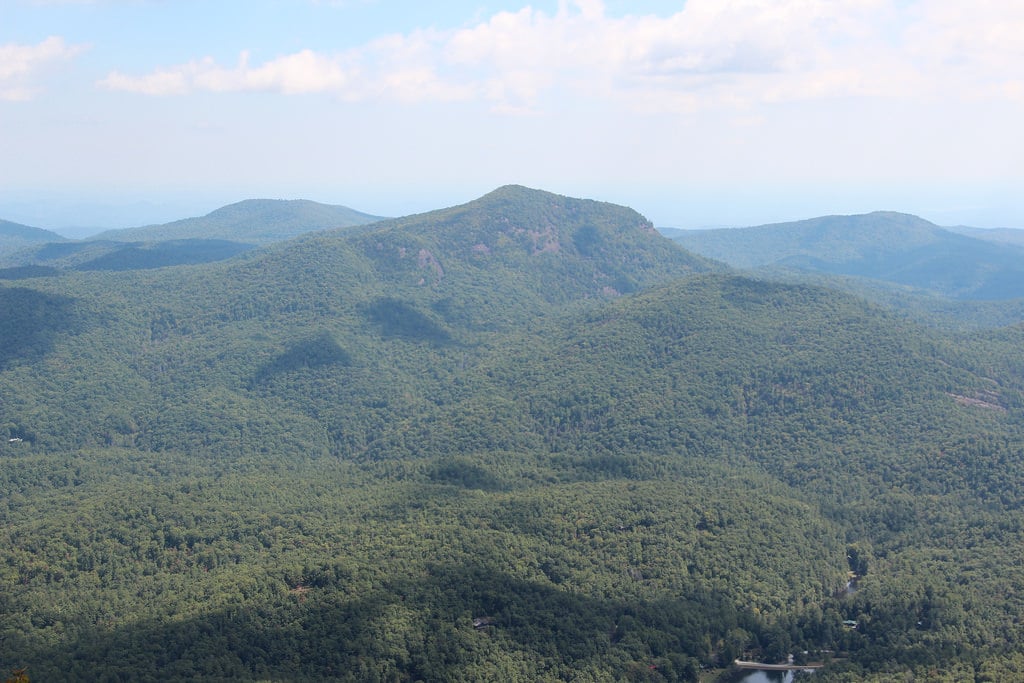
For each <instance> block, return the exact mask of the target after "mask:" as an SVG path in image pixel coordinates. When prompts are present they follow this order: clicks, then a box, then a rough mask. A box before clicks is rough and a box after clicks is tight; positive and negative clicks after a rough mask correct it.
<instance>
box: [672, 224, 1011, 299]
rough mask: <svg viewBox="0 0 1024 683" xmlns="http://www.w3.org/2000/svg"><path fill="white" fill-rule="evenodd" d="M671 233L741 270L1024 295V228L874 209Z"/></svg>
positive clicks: (977, 295)
mask: <svg viewBox="0 0 1024 683" xmlns="http://www.w3.org/2000/svg"><path fill="white" fill-rule="evenodd" d="M671 236H672V238H673V239H675V240H676V241H677V242H679V244H681V245H683V246H684V247H686V248H687V249H691V250H693V251H694V252H696V253H699V254H703V255H705V256H707V257H709V258H714V259H718V260H721V261H723V262H725V263H728V264H729V265H732V266H735V267H737V268H771V269H775V270H777V269H780V268H785V269H789V270H797V271H802V272H812V273H826V274H829V275H845V276H853V277H857V278H862V279H868V280H871V281H876V282H885V283H889V284H890V285H892V286H895V287H897V288H900V289H903V290H909V291H916V292H922V293H928V294H933V295H938V296H939V297H941V298H943V299H952V300H954V301H970V302H979V301H993V300H997V301H1008V300H1013V299H1018V300H1019V299H1021V298H1024V232H1022V231H1020V230H1008V229H1007V230H993V231H989V230H970V229H964V228H960V229H959V230H958V229H957V228H940V227H939V226H937V225H935V224H933V223H929V222H928V221H926V220H924V219H922V218H918V217H917V216H911V215H909V214H901V213H895V212H892V211H876V212H874V213H869V214H863V215H853V216H822V217H820V218H812V219H808V220H803V221H796V222H793V223H777V224H774V225H762V226H758V227H752V228H740V229H714V230H675V231H672V233H671ZM964 309H965V310H969V307H964Z"/></svg>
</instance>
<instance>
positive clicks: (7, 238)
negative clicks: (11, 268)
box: [0, 220, 66, 255]
mask: <svg viewBox="0 0 1024 683" xmlns="http://www.w3.org/2000/svg"><path fill="white" fill-rule="evenodd" d="M65 240H66V238H64V237H61V236H60V235H58V234H57V233H55V232H51V231H50V230H43V229H42V228H33V227H31V226H28V225H21V224H20V223H12V222H11V221H5V220H0V255H3V254H4V253H8V252H12V251H17V250H18V249H23V248H25V247H29V246H32V245H35V244H45V243H47V242H63V241H65Z"/></svg>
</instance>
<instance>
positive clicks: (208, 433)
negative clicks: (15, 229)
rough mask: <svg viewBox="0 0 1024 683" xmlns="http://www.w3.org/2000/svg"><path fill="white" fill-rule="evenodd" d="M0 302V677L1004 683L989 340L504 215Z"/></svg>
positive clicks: (660, 244) (593, 213)
mask: <svg viewBox="0 0 1024 683" xmlns="http://www.w3.org/2000/svg"><path fill="white" fill-rule="evenodd" d="M0 292H2V293H3V296H2V297H0V319H2V320H3V321H4V324H3V326H0V334H2V335H4V336H3V338H2V339H0V341H2V342H3V343H2V348H3V349H5V353H4V356H3V358H2V359H0V396H2V398H3V418H2V419H3V423H2V424H0V429H2V430H3V432H2V433H0V437H3V438H2V439H0V481H2V485H0V490H3V491H4V492H6V493H5V496H4V498H3V499H2V501H0V518H2V520H3V525H2V529H3V530H2V532H0V533H2V534H3V542H0V580H3V581H4V585H5V590H4V591H2V592H0V612H2V615H3V619H2V620H0V642H2V643H3V647H2V648H0V667H2V670H13V669H15V668H19V667H25V666H27V667H28V669H29V673H30V674H31V675H32V676H33V678H37V679H38V680H49V679H54V678H60V679H69V680H94V679H97V678H99V679H103V678H114V677H120V678H127V679H140V678H141V679H145V678H156V679H160V678H164V679H182V678H190V677H191V678H196V677H199V678H205V679H211V680H217V679H272V680H273V679H282V680H325V679H326V680H332V679H333V680H403V679H406V680H440V679H453V680H494V679H501V680H524V681H525V680H530V681H533V680H625V679H632V680H651V681H661V680H696V679H697V676H698V674H699V672H700V671H701V667H715V666H724V665H728V664H729V663H730V662H731V661H732V660H733V659H734V658H736V657H738V656H741V655H742V656H748V657H760V658H763V659H766V660H778V659H783V658H785V656H786V654H788V653H791V652H798V653H799V652H803V651H804V650H808V651H811V652H812V653H813V652H818V651H822V650H829V651H831V652H832V653H833V655H831V656H836V657H837V658H839V659H842V660H843V661H841V662H835V663H833V664H832V665H830V667H828V668H827V669H826V670H825V671H823V672H821V673H819V674H816V676H821V680H823V681H827V680H868V679H870V678H871V677H872V676H874V677H877V678H878V679H879V680H885V679H886V677H888V676H892V675H896V674H899V675H902V674H903V672H905V671H911V672H913V671H915V670H916V671H918V672H927V671H929V670H932V671H935V672H942V673H944V674H946V675H948V676H950V677H951V680H956V678H957V676H959V675H960V673H962V672H964V671H970V672H971V675H972V676H976V677H977V680H1000V675H1002V676H1003V679H1005V672H1007V671H1012V670H1013V667H1015V666H1017V665H1018V663H1019V662H1020V661H1021V659H1022V658H1024V639H1022V636H1024V633H1022V631H1021V625H1020V623H1019V619H1018V615H1019V614H1020V612H1021V608H1022V607H1024V605H1022V604H1021V597H1020V595H1021V592H1020V590H1018V589H1019V588H1020V587H1021V586H1024V571H1022V570H1021V568H1020V563H1019V562H1018V561H1017V559H1016V557H1015V549H1016V548H1019V547H1020V544H1021V542H1022V541H1024V539H1022V538H1021V534H1022V529H1024V512H1022V510H1024V508H1022V505H1021V503H1022V496H1024V483H1022V482H1024V438H1022V436H1024V435H1022V433H1021V432H1022V429H1021V428H1022V420H1021V417H1022V411H1024V394H1022V390H1024V367H1022V366H1021V364H1020V361H1019V356H1018V354H1017V353H1016V350H1017V349H1019V347H1020V343H1021V342H1022V339H1021V330H1020V328H1019V327H1008V328H1005V329H1001V330H997V331H974V332H971V333H970V335H969V336H951V335H947V334H944V333H940V332H939V331H937V330H936V329H934V328H926V327H921V326H919V325H917V324H915V323H913V322H910V321H907V320H905V319H903V318H900V317H898V316H896V315H893V314H891V313H887V312H885V311H883V310H881V309H879V308H876V307H873V306H871V305H869V304H867V303H865V302H864V301H863V300H861V299H858V298H856V297H853V296H849V295H843V294H839V293H836V292H834V291H830V290H827V289H824V288H822V287H818V286H811V285H790V284H777V283H770V282H764V281H759V280H755V279H750V278H744V277H738V276H736V275H733V274H729V273H723V272H720V271H718V269H716V267H715V266H714V265H713V264H711V263H710V262H708V261H705V260H704V259H701V258H700V257H696V256H693V255H692V254H689V253H687V252H685V251H683V250H681V249H678V248H677V247H676V246H675V245H673V244H672V243H671V242H670V241H669V240H666V239H664V238H662V237H660V236H659V235H658V234H657V233H655V232H654V231H653V230H652V229H651V226H650V224H649V223H648V222H647V221H646V220H644V219H643V218H642V217H641V216H640V215H639V214H637V213H635V212H633V211H631V210H629V209H625V208H622V207H616V206H612V205H608V204H603V203H600V202H592V201H582V200H574V199H568V198H565V197H560V196H557V195H552V194H548V193H543V192H538V191H533V190H527V189H525V188H520V187H505V188H500V189H498V190H496V191H495V192H494V193H491V194H489V195H487V196H485V197H482V198H480V199H479V200H476V201H474V202H470V203H469V204H466V205H463V206H460V207H453V208H451V209H444V210H441V211H437V212H432V213H428V214H423V215H420V216H413V217H408V218H404V219H397V220H394V221H388V222H384V223H381V224H379V225H376V226H373V227H372V228H368V229H366V230H362V231H359V232H352V231H346V230H340V231H329V232H323V233H317V234H315V235H308V236H303V237H301V238H299V239H297V240H294V241H291V242H288V243H284V244H280V245H276V246H272V247H269V248H267V249H265V250H261V251H253V252H250V253H248V254H245V255H242V256H240V257H238V258H235V259H233V260H229V261H224V262H220V263H215V264H207V265H195V266H187V267H177V268H164V269H159V270H135V271H130V272H113V271H92V272H70V273H64V274H61V275H59V276H55V277H49V278H38V279H26V280H19V281H18V282H17V283H10V282H9V283H2V284H0ZM26 335H28V337H26ZM23 338H31V339H33V340H35V341H33V342H32V343H30V344H24V343H22V344H19V343H17V340H18V339H23ZM851 570H853V571H856V572H857V573H858V574H859V575H860V576H859V578H858V581H857V585H856V587H857V590H856V591H855V592H852V593H851V592H849V591H847V590H845V588H844V587H845V585H846V582H847V580H848V573H849V571H851ZM851 620H852V621H855V622H856V623H857V628H856V629H850V628H847V627H844V625H843V622H844V621H851ZM836 653H841V654H836ZM821 656H825V655H821ZM986 676H988V677H989V678H987V679H986V678H985V677H986Z"/></svg>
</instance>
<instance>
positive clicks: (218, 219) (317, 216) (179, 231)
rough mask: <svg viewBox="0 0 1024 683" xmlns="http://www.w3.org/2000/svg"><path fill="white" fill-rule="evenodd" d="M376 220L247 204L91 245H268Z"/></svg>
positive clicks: (300, 204)
mask: <svg viewBox="0 0 1024 683" xmlns="http://www.w3.org/2000/svg"><path fill="white" fill-rule="evenodd" d="M379 220H381V217H380V216H371V215H370V214H366V213H363V212H361V211H356V210H355V209H350V208H348V207H347V206H336V205H331V204H320V203H318V202H311V201H309V200H307V199H291V200H285V199H247V200H245V201H241V202H237V203H235V204H229V205H228V206H224V207H221V208H219V209H217V210H216V211H212V212H210V213H208V214H207V215H205V216H200V217H197V218H185V219H183V220H180V221H174V222H172V223H166V224H164V225H148V226H144V227H139V228H126V229H123V230H108V231H106V232H104V233H101V234H99V235H96V237H95V239H101V240H114V241H118V242H164V241H167V240H187V239H221V240H230V241H233V242H244V243H246V244H270V243H272V242H280V241H283V240H287V239H290V238H292V237H297V236H298V235H301V234H303V233H306V232H315V231H317V230H326V229H328V228H342V227H350V226H354V225H365V224H367V223H374V222H376V221H379Z"/></svg>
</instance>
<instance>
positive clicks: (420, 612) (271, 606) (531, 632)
mask: <svg viewBox="0 0 1024 683" xmlns="http://www.w3.org/2000/svg"><path fill="white" fill-rule="evenodd" d="M350 580H351V579H350V576H349V574H348V573H347V571H346V570H345V569H344V568H341V567H339V566H323V567H320V568H317V569H307V570H306V571H305V574H304V575H303V576H302V577H301V579H300V580H296V579H294V578H293V579H289V581H290V582H295V583H296V584H297V585H298V586H301V587H298V588H297V587H296V586H282V590H279V591H274V594H273V595H272V596H269V597H268V598H267V599H266V600H258V601H257V600H254V601H249V602H246V603H244V604H242V605H239V606H238V607H235V608H231V609H226V610H219V611H216V612H211V613H208V614H204V615H202V616H201V617H198V618H195V619H189V620H184V621H167V622H157V621H151V622H141V623H136V624H131V625H127V626H123V627H120V628H117V629H114V630H109V631H108V630H104V629H103V628H101V627H97V629H96V630H95V631H93V632H91V633H89V634H88V636H86V637H83V638H81V639H80V640H78V641H77V642H73V643H71V644H70V645H68V646H67V647H65V648H56V649H54V650H51V651H37V652H33V653H28V652H21V653H18V652H17V651H16V650H15V651H14V652H12V651H11V649H10V648H8V652H7V653H6V656H5V657H4V659H5V660H7V661H4V662H2V664H3V666H7V667H8V668H11V667H14V666H28V668H29V674H30V675H31V676H32V678H33V679H38V680H58V679H59V680H69V681H72V680H90V681H91V680H185V679H202V680H227V679H241V680H256V679H271V680H358V681H374V680H395V681H399V680H460V679H462V678H465V677H467V676H469V674H468V672H469V671H470V670H475V671H477V672H480V671H488V670H493V667H494V666H495V665H496V664H495V662H496V658H497V660H498V661H500V662H501V663H502V664H504V665H508V666H516V665H517V664H518V665H520V666H522V665H523V663H524V662H530V663H531V664H529V666H535V665H536V666H537V668H536V669H535V671H541V670H543V671H547V672H549V673H551V674H554V675H555V676H556V677H558V678H568V677H569V676H570V674H571V673H572V672H574V671H575V672H578V671H580V670H583V669H586V668H587V667H595V668H597V669H598V670H601V671H605V672H607V673H608V674H609V675H611V676H613V677H616V678H623V677H627V675H632V674H635V673H638V672H639V673H642V674H643V675H642V677H641V678H638V679H636V680H651V681H660V680H690V678H689V677H690V676H692V675H695V672H696V670H697V669H696V667H697V661H696V660H695V659H693V657H697V656H701V657H702V656H706V655H707V652H706V647H707V645H706V644H707V643H708V642H714V641H715V640H716V639H718V638H721V637H723V636H724V634H725V632H726V631H727V629H730V628H735V627H737V626H740V627H742V628H747V629H754V628H756V625H755V624H753V623H752V622H750V619H746V618H744V619H742V622H743V623H740V622H739V621H738V618H739V615H737V614H735V613H733V612H732V611H731V610H730V608H728V607H727V606H725V605H724V604H723V603H722V602H721V601H720V600H717V599H714V598H712V597H710V596H705V597H704V598H703V599H702V600H693V599H691V600H673V601H666V602H662V603H629V602H625V601H615V600H598V599H593V598H588V597H582V596H580V595H577V594H574V593H571V592H568V591H563V590H559V589H557V588H555V587H553V586H551V585H549V584H545V583H537V582H530V581H523V580H521V579H517V578H513V577H511V576H509V575H507V574H504V573H502V572H496V571H493V570H489V569H486V568H484V567H482V566H472V565H468V566H467V565H461V566H460V565H454V566H450V565H443V564H435V565H433V566H430V567H429V568H428V574H427V575H426V576H423V577H417V578H404V579H397V580H393V581H388V582H376V583H374V584H373V587H372V588H367V589H365V590H364V591H363V593H362V594H361V595H360V597H358V598H356V599H346V598H345V597H344V596H345V593H343V592H342V591H345V590H346V589H347V588H349V585H348V584H349V582H350ZM363 585H367V586H369V585H370V583H369V582H366V583H364V584H363ZM712 623H714V624H716V626H714V627H712V626H710V624H712ZM709 638H710V640H709ZM9 644H10V641H8V645H9ZM684 669H685V671H684Z"/></svg>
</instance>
